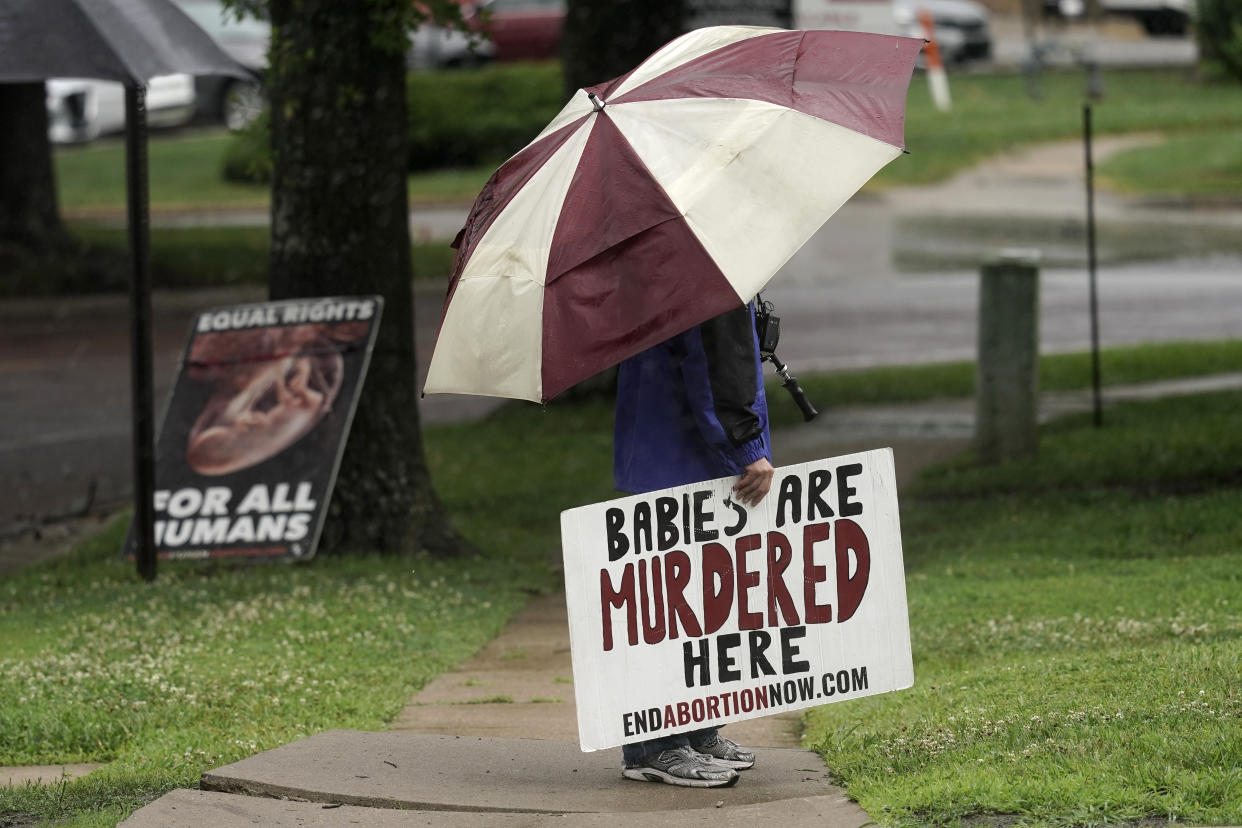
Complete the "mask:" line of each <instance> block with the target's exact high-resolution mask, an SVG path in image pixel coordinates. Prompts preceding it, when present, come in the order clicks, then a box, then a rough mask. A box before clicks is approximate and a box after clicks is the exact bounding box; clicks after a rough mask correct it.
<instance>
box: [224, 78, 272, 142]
mask: <svg viewBox="0 0 1242 828" xmlns="http://www.w3.org/2000/svg"><path fill="white" fill-rule="evenodd" d="M266 106H267V99H266V97H265V96H264V95H263V89H262V87H260V86H259V84H257V83H254V82H253V81H233V82H232V83H230V84H229V85H228V86H227V87H225V89H224V99H223V101H222V102H221V104H220V112H221V115H222V116H223V119H224V125H225V126H227V127H228V128H229V129H231V130H232V131H234V132H237V131H238V130H240V129H245V128H246V127H247V126H249V125H250V124H251V122H253V121H254V119H255V118H257V117H259V114H260V113H261V112H262V111H263V109H264V107H266Z"/></svg>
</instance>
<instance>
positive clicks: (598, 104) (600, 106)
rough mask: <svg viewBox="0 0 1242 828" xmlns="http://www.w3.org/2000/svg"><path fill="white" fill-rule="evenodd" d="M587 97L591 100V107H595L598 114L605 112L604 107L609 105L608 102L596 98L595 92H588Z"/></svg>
mask: <svg viewBox="0 0 1242 828" xmlns="http://www.w3.org/2000/svg"><path fill="white" fill-rule="evenodd" d="M587 97H588V98H590V99H591V106H593V107H595V111H596V112H603V111H604V107H605V106H607V105H608V101H605V100H603V99H602V98H597V97H595V93H594V92H588V93H587Z"/></svg>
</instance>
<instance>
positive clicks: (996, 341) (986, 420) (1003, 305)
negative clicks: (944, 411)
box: [975, 250, 1040, 463]
mask: <svg viewBox="0 0 1242 828" xmlns="http://www.w3.org/2000/svg"><path fill="white" fill-rule="evenodd" d="M1039 258H1040V254H1039V251H1038V250H1002V251H1000V253H998V254H997V256H996V257H995V258H993V259H992V260H990V261H988V262H985V263H984V265H983V268H982V270H981V273H980V279H979V341H978V357H977V360H976V363H975V364H976V369H975V449H976V451H977V453H978V456H979V461H980V462H981V463H1002V462H1005V461H1007V460H1021V459H1027V458H1031V457H1034V456H1035V453H1036V451H1037V449H1038V447H1039V432H1038V426H1039Z"/></svg>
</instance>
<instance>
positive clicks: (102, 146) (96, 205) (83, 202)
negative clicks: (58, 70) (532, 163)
mask: <svg viewBox="0 0 1242 828" xmlns="http://www.w3.org/2000/svg"><path fill="white" fill-rule="evenodd" d="M532 137H533V136H532ZM231 140H233V138H232V136H231V135H230V134H229V133H227V132H224V131H222V130H207V131H202V132H198V131H196V132H187V133H175V134H160V133H158V132H157V133H155V134H153V135H152V136H151V138H150V140H149V142H148V155H149V160H148V168H147V169H148V179H149V188H150V198H151V209H152V210H158V211H177V210H228V209H263V208H265V207H267V205H268V203H269V202H270V200H271V199H270V196H271V193H270V190H269V188H268V186H267V185H265V184H241V183H237V182H233V181H225V180H224V178H223V177H222V175H221V170H222V169H223V165H224V157H225V153H226V152H227V150H228V146H229V142H230V141H231ZM54 163H55V167H56V185H57V194H58V196H59V198H60V206H61V209H62V210H64V211H66V212H67V213H70V214H75V215H84V216H90V215H92V214H99V213H116V212H118V211H123V210H124V209H125V199H126V190H125V146H124V143H123V142H121V141H118V140H113V139H110V140H103V141H98V142H96V143H93V144H89V145H86V146H81V147H61V148H58V149H57V150H56V152H55V154H54ZM492 170H493V168H491V167H486V168H484V167H480V168H477V169H466V170H432V171H429V172H424V173H417V174H415V175H411V176H410V179H409V193H410V203H411V204H435V203H438V202H461V201H470V200H473V199H474V197H475V195H477V194H478V192H479V190H481V189H483V185H484V184H486V183H487V179H488V178H489V177H490V176H491V174H492Z"/></svg>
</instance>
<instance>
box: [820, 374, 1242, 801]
mask: <svg viewBox="0 0 1242 828" xmlns="http://www.w3.org/2000/svg"><path fill="white" fill-rule="evenodd" d="M1239 405H1242V394H1240V393H1237V392H1230V393H1222V394H1215V395H1204V396H1199V397H1193V398H1180V399H1176V400H1164V401H1159V402H1154V403H1145V404H1141V405H1140V404H1134V405H1127V406H1121V407H1118V408H1115V409H1110V410H1109V412H1108V414H1107V418H1106V421H1107V427H1106V428H1104V429H1102V430H1097V429H1094V428H1093V427H1092V426H1091V424H1090V420H1089V418H1087V417H1076V418H1071V419H1068V420H1065V421H1062V422H1059V423H1056V424H1054V425H1052V426H1050V427H1048V428H1046V429H1044V432H1043V434H1042V438H1041V444H1040V453H1039V459H1038V461H1035V462H1030V463H1015V464H1010V465H1004V466H998V467H994V468H990V469H981V468H978V467H975V466H973V465H972V464H971V463H970V462H969V460H968V459H967V460H963V461H961V462H959V463H955V464H952V465H951V466H950V467H948V468H943V469H940V470H936V471H933V472H932V473H930V474H926V475H924V476H923V478H922V479H921V481H920V484H919V485H918V486H917V487H916V489H915V491H914V492H913V493H909V494H907V496H905V497H904V498H903V504H902V524H903V538H904V547H905V558H906V570H907V582H908V593H909V608H910V623H911V630H912V643H913V646H914V656H915V686H914V688H913V689H911V690H907V691H902V692H900V693H895V694H890V695H887V696H881V697H873V698H870V699H865V700H860V701H857V702H851V703H849V704H838V705H829V706H825V707H821V708H817V709H815V710H813V711H811V712H810V714H809V715H808V716H807V726H808V727H807V736H806V740H807V743H808V744H812V745H814V746H815V747H816V749H817V750H819V751H820V752H821V753H822V754H823V755H824V758H825V760H826V761H827V762H828V764H829V766H830V767H831V768H832V769H833V771H834V773H835V775H836V776H837V777H838V779H839V781H840V782H841V783H842V784H844V785H845V787H846V789H847V790H848V791H849V793H850V795H851V796H852V797H855V798H857V799H858V800H859V802H860V803H861V804H862V806H863V807H864V808H865V809H866V810H867V811H868V813H870V814H871V815H872V816H873V817H874V818H876V819H877V820H878V821H879V822H881V823H882V824H908V825H954V824H961V823H963V822H969V824H1005V825H1009V824H1019V825H1025V824H1040V825H1092V824H1102V823H1105V822H1119V821H1127V820H1139V819H1144V818H1156V819H1160V820H1164V819H1177V820H1181V821H1186V822H1189V823H1191V824H1237V823H1239V822H1242V721H1240V720H1242V691H1240V690H1239V686H1238V682H1237V677H1238V664H1239V663H1242V607H1240V602H1242V598H1240V597H1239V596H1240V595H1242V589H1240V587H1242V549H1240V548H1239V546H1238V538H1239V537H1240V536H1242V490H1240V489H1239V488H1238V486H1239V483H1240V482H1242V463H1239V461H1238V458H1239V457H1240V456H1242V454H1240V453H1239V450H1240V449H1242V436H1239V434H1240V432H1242V430H1240V429H1238V427H1237V426H1238V419H1237V414H1236V412H1237V410H1238V407H1239ZM989 816H991V817H994V818H996V819H997V820H999V822H995V823H993V822H991V821H989V819H988V817H989Z"/></svg>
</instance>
